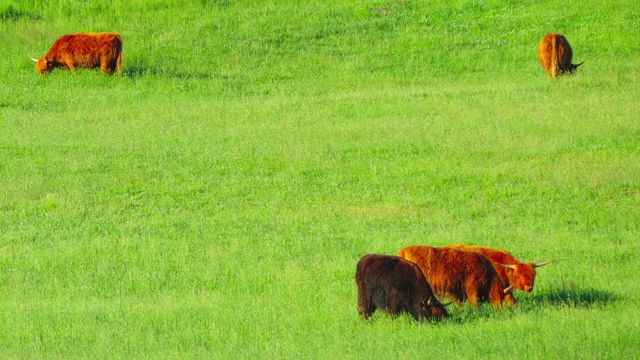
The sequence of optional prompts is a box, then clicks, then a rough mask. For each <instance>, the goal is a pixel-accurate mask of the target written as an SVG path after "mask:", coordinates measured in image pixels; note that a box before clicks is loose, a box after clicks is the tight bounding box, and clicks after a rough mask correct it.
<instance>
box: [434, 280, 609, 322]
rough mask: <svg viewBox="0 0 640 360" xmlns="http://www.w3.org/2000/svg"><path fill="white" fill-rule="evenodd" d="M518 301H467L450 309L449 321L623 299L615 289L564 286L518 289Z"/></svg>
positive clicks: (471, 319) (469, 320) (512, 314)
mask: <svg viewBox="0 0 640 360" xmlns="http://www.w3.org/2000/svg"><path fill="white" fill-rule="evenodd" d="M516 298H517V300H518V303H517V304H516V306H515V307H513V308H510V307H508V306H504V307H501V308H495V307H493V306H491V305H490V304H482V305H480V306H478V308H473V307H472V306H471V305H469V304H468V303H465V304H464V305H463V306H462V308H460V309H458V308H457V307H456V306H455V305H452V306H451V307H449V308H448V309H447V310H448V311H449V318H448V319H447V320H445V321H444V322H446V323H453V324H465V323H469V322H475V321H478V320H487V319H510V318H512V317H515V316H518V314H522V313H529V312H536V311H540V310H541V309H560V308H567V307H571V308H590V307H599V306H607V305H610V304H613V303H614V302H616V301H619V300H620V297H619V296H617V295H615V294H613V293H612V292H608V291H602V290H598V289H579V288H566V287H563V288H560V289H557V290H550V291H548V292H538V293H536V292H535V291H534V292H533V293H532V294H523V293H518V295H516Z"/></svg>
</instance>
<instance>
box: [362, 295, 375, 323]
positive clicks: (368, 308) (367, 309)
mask: <svg viewBox="0 0 640 360" xmlns="http://www.w3.org/2000/svg"><path fill="white" fill-rule="evenodd" d="M358 290H359V291H358V313H359V314H360V316H362V317H363V318H364V319H365V320H368V319H369V318H370V317H371V314H373V312H374V311H375V309H376V308H375V305H374V304H373V300H372V299H371V296H370V295H369V294H367V293H366V292H365V291H361V290H360V289H358Z"/></svg>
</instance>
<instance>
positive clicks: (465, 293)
mask: <svg viewBox="0 0 640 360" xmlns="http://www.w3.org/2000/svg"><path fill="white" fill-rule="evenodd" d="M398 256H400V257H403V258H405V259H407V260H409V261H412V262H414V263H416V264H417V265H418V267H420V269H422V272H423V273H424V275H425V276H426V277H427V281H428V282H429V284H431V287H432V288H433V291H434V292H435V294H436V295H437V296H438V297H441V298H443V297H447V298H450V299H453V300H454V301H456V302H457V303H458V305H459V306H461V305H462V302H464V301H465V300H469V302H470V303H471V305H473V306H475V307H477V306H478V303H481V302H487V301H488V302H491V304H493V305H494V306H498V305H502V304H503V303H506V304H508V305H515V303H516V300H515V298H514V297H513V292H512V291H511V288H510V287H506V286H504V283H503V282H502V279H500V276H498V273H497V272H496V270H495V268H494V267H493V265H492V264H491V261H489V259H487V258H486V257H485V256H484V255H482V254H480V253H477V252H468V251H462V250H456V249H450V248H446V247H430V246H407V247H405V248H403V249H401V250H400V251H399V252H398Z"/></svg>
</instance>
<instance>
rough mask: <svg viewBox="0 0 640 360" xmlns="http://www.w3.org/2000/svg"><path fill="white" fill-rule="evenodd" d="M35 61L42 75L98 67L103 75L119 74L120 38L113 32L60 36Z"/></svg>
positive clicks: (37, 69) (120, 57) (120, 63)
mask: <svg viewBox="0 0 640 360" xmlns="http://www.w3.org/2000/svg"><path fill="white" fill-rule="evenodd" d="M30 58H31V60H33V61H35V62H36V72H37V73H38V74H41V75H46V74H48V73H50V72H51V71H52V70H53V69H55V68H67V69H69V70H71V71H75V69H76V68H78V67H82V68H88V69H93V68H97V67H100V69H101V70H102V72H104V73H112V72H115V71H117V72H118V73H119V74H121V73H122V37H121V36H120V34H116V33H112V32H102V33H77V34H70V35H63V36H61V37H60V38H58V40H56V41H55V42H54V43H53V46H51V48H50V49H49V51H48V52H47V53H46V54H45V55H44V56H43V57H41V58H40V59H34V58H32V57H30Z"/></svg>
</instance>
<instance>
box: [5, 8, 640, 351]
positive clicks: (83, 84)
mask: <svg viewBox="0 0 640 360" xmlns="http://www.w3.org/2000/svg"><path fill="white" fill-rule="evenodd" d="M202 4H203V5H202V6H201V5H181V4H170V3H169V2H161V1H138V2H133V3H129V2H126V3H124V2H123V3H119V2H116V3H115V5H114V6H113V7H104V5H100V4H98V3H92V2H85V4H84V5H83V6H72V5H70V4H65V3H56V2H49V5H48V6H47V7H44V8H39V7H36V6H30V5H29V3H28V2H23V3H21V5H20V4H18V5H16V4H14V7H13V10H11V11H7V10H6V9H5V10H3V8H1V7H0V11H4V14H5V17H9V18H10V19H9V20H4V21H2V22H0V26H1V28H0V29H1V30H2V31H0V34H3V35H0V43H2V44H3V46H2V47H0V53H1V54H2V58H3V59H7V61H4V62H3V63H2V64H0V74H2V79H0V85H1V86H2V93H3V97H2V98H0V127H1V128H0V133H1V134H2V136H0V149H1V151H0V176H1V177H2V179H3V181H2V185H0V189H2V191H1V192H0V194H1V196H2V201H1V202H0V206H1V207H0V211H1V212H2V214H3V216H2V217H0V229H1V231H2V242H1V243H0V271H1V276H0V306H1V307H2V311H0V314H2V315H0V329H1V330H0V331H1V332H0V339H1V340H0V342H2V343H3V344H4V345H5V346H2V350H0V351H1V352H2V353H3V354H4V355H7V356H11V357H15V356H17V357H27V356H33V355H40V356H43V357H51V356H56V355H57V356H64V357H69V356H74V355H75V356H82V355H86V354H92V355H95V356H110V357H113V356H115V357H128V356H130V355H138V356H154V357H155V356H157V355H158V354H162V355H164V356H172V355H177V354H181V355H192V356H194V357H198V356H202V355H224V356H231V355H236V356H238V355H239V356H243V357H250V356H252V357H253V356H259V357H274V356H275V357H293V356H295V355H300V356H303V355H306V356H314V357H335V356H340V357H370V356H372V355H373V354H376V356H378V357H391V356H399V357H402V358H406V357H415V356H419V355H424V354H425V353H433V351H434V349H436V348H437V349H438V350H437V351H438V354H443V355H454V356H455V355H468V356H471V355H477V354H482V355H486V356H492V357H504V356H507V355H515V356H528V357H531V356H533V357H537V356H539V357H550V356H561V355H574V356H578V357H592V356H598V357H600V356H602V357H612V358H619V357H623V356H625V357H626V356H629V354H637V351H638V349H637V344H636V341H634V339H636V338H637V337H638V335H639V329H638V316H637V312H638V306H637V304H638V296H639V295H640V293H639V292H638V287H637V285H636V280H635V274H637V273H638V271H639V270H640V269H639V266H638V261H637V260H636V259H635V256H634V254H637V253H638V250H639V249H638V242H637V238H638V226H639V223H638V219H640V216H639V215H640V214H639V212H640V210H639V209H640V207H639V206H638V205H639V198H640V195H639V190H640V184H639V183H638V179H640V165H639V164H640V162H639V161H638V155H639V152H638V150H639V147H638V145H639V144H638V139H639V135H640V130H639V128H638V122H637V119H638V118H639V115H640V104H639V103H638V101H637V99H638V95H640V89H639V85H638V75H639V71H638V69H639V64H638V59H637V56H635V54H637V53H638V50H639V49H638V46H639V45H638V44H637V41H635V40H636V39H637V38H638V35H639V34H638V31H640V30H639V29H640V26H638V25H639V24H638V19H639V16H640V9H638V6H637V5H636V4H635V3H633V2H630V3H628V4H624V3H619V4H616V5H611V4H601V3H599V2H593V3H591V4H589V6H585V5H583V4H579V5H580V6H578V4H572V3H570V2H565V3H564V4H563V5H557V4H555V3H546V4H545V3H537V2H518V3H511V2H498V1H495V2H493V3H491V4H488V5H479V4H477V3H474V2H465V1H458V2H456V1H454V2H447V3H446V4H430V3H426V2H424V3H423V2H406V6H396V5H394V3H381V2H366V1H361V2H357V3H353V2H349V3H343V2H340V1H334V2H324V3H322V4H318V3H312V4H309V3H306V2H300V3H299V4H292V3H291V2H281V3H278V2H270V3H268V4H261V5H254V4H251V3H250V2H248V3H231V2H229V3H226V2H206V1H203V2H202ZM185 7H186V8H185ZM382 8H384V9H386V10H388V11H389V12H388V13H387V12H386V11H384V10H383V9H382ZM6 14H15V15H12V16H6ZM105 29H115V30H117V31H119V32H120V33H122V35H123V37H124V39H125V58H124V66H125V76H123V77H104V76H102V75H101V74H98V73H96V72H88V71H81V72H80V73H78V74H75V75H71V74H67V73H65V72H64V71H55V72H54V73H53V74H52V75H51V76H49V77H48V78H45V79H43V78H39V77H37V76H35V75H34V74H33V64H32V63H30V62H29V61H28V60H27V59H26V57H25V56H24V55H26V54H28V53H30V54H31V55H32V56H37V55H40V54H42V53H44V52H45V51H46V49H47V47H48V46H50V44H51V43H52V42H53V41H54V40H55V38H56V37H57V36H59V35H60V34H63V33H68V32H74V31H78V30H86V31H101V30H105ZM550 31H561V32H563V33H565V34H567V36H568V38H569V40H570V41H571V43H572V44H573V47H574V53H575V60H576V61H583V60H585V61H586V63H585V66H584V67H582V68H581V69H580V72H579V74H578V75H577V76H574V77H569V78H564V79H559V80H558V81H550V80H549V79H547V78H546V75H544V72H543V71H542V69H540V68H539V65H538V64H537V62H536V59H535V49H536V47H537V42H538V41H539V38H540V37H541V36H542V35H543V34H544V33H546V32H550ZM10 34H11V35H10ZM451 242H467V243H478V244H487V245H492V246H499V247H504V248H507V249H510V250H512V251H513V252H514V253H515V254H516V255H518V256H520V257H522V258H524V259H531V260H543V259H546V258H554V259H555V260H556V262H555V263H554V264H553V265H549V266H548V267H545V268H543V269H541V270H540V275H539V281H538V283H537V285H536V290H535V291H534V293H533V294H527V295H525V294H522V293H520V294H518V300H519V305H518V307H517V308H516V310H514V311H502V312H494V311H493V310H492V309H490V308H488V307H485V308H482V309H481V310H480V311H474V310H473V309H468V308H465V309H463V311H462V312H460V313H458V312H456V311H455V310H454V315H453V317H452V319H450V321H447V322H445V323H443V324H439V325H432V324H414V323H413V322H412V321H411V320H409V319H408V318H406V317H401V318H399V319H396V320H390V319H389V318H388V317H386V316H385V315H382V314H381V315H376V316H375V317H374V320H373V321H372V323H371V324H367V323H364V322H363V321H362V320H360V319H359V318H358V317H357V315H356V311H355V298H356V289H355V285H354V284H353V273H354V268H355V263H356V262H357V260H358V258H359V257H360V256H361V255H363V254H365V253H368V252H378V253H394V252H396V251H397V249H399V248H400V247H401V246H404V245H408V244H414V243H425V244H435V245H440V244H446V243H451Z"/></svg>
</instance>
